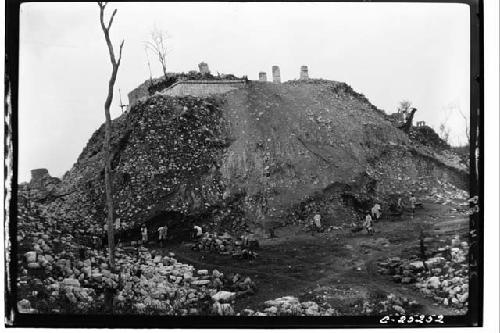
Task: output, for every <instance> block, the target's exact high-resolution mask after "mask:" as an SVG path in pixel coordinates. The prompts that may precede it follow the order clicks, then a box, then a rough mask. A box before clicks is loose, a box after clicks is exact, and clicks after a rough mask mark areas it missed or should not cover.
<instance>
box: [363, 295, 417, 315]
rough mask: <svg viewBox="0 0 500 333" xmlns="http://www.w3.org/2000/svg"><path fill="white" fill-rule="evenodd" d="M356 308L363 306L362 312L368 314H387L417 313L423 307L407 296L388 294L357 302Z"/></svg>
mask: <svg viewBox="0 0 500 333" xmlns="http://www.w3.org/2000/svg"><path fill="white" fill-rule="evenodd" d="M355 307H356V308H361V309H360V310H361V314H363V315H367V316H373V315H386V314H417V313H419V310H420V309H421V305H420V304H419V303H418V302H417V301H415V300H410V299H408V298H406V297H400V296H397V295H394V294H388V295H387V296H386V297H385V298H382V299H376V297H375V300H373V299H372V298H369V299H368V300H365V301H363V302H362V304H361V305H358V304H356V305H355Z"/></svg>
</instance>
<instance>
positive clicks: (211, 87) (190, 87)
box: [161, 80, 247, 97]
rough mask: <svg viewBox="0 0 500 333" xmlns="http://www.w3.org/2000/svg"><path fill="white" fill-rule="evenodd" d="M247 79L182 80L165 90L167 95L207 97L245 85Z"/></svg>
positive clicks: (163, 92) (164, 93)
mask: <svg viewBox="0 0 500 333" xmlns="http://www.w3.org/2000/svg"><path fill="white" fill-rule="evenodd" d="M246 83H247V81H245V80H190V81H180V82H177V83H175V84H174V85H172V86H171V87H169V88H167V89H165V90H163V91H162V92H161V94H162V95H167V96H186V95H191V96H196V97H207V96H210V95H213V94H224V93H227V92H229V91H231V90H235V89H239V88H243V87H245V85H246Z"/></svg>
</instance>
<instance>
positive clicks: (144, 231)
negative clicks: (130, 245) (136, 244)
mask: <svg viewBox="0 0 500 333" xmlns="http://www.w3.org/2000/svg"><path fill="white" fill-rule="evenodd" d="M141 239H142V244H146V243H147V242H148V228H147V227H146V226H145V225H143V226H142V227H141Z"/></svg>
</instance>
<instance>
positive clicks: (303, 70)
mask: <svg viewBox="0 0 500 333" xmlns="http://www.w3.org/2000/svg"><path fill="white" fill-rule="evenodd" d="M300 79H301V80H308V79H309V70H308V68H307V66H302V67H300Z"/></svg>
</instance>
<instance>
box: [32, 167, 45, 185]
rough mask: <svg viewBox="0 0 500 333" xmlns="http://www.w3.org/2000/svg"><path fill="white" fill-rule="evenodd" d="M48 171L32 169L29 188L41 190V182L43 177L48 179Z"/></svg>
mask: <svg viewBox="0 0 500 333" xmlns="http://www.w3.org/2000/svg"><path fill="white" fill-rule="evenodd" d="M48 176H50V175H49V171H48V170H47V169H33V170H31V180H30V186H31V187H33V188H41V187H42V181H43V179H44V178H45V177H48Z"/></svg>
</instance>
